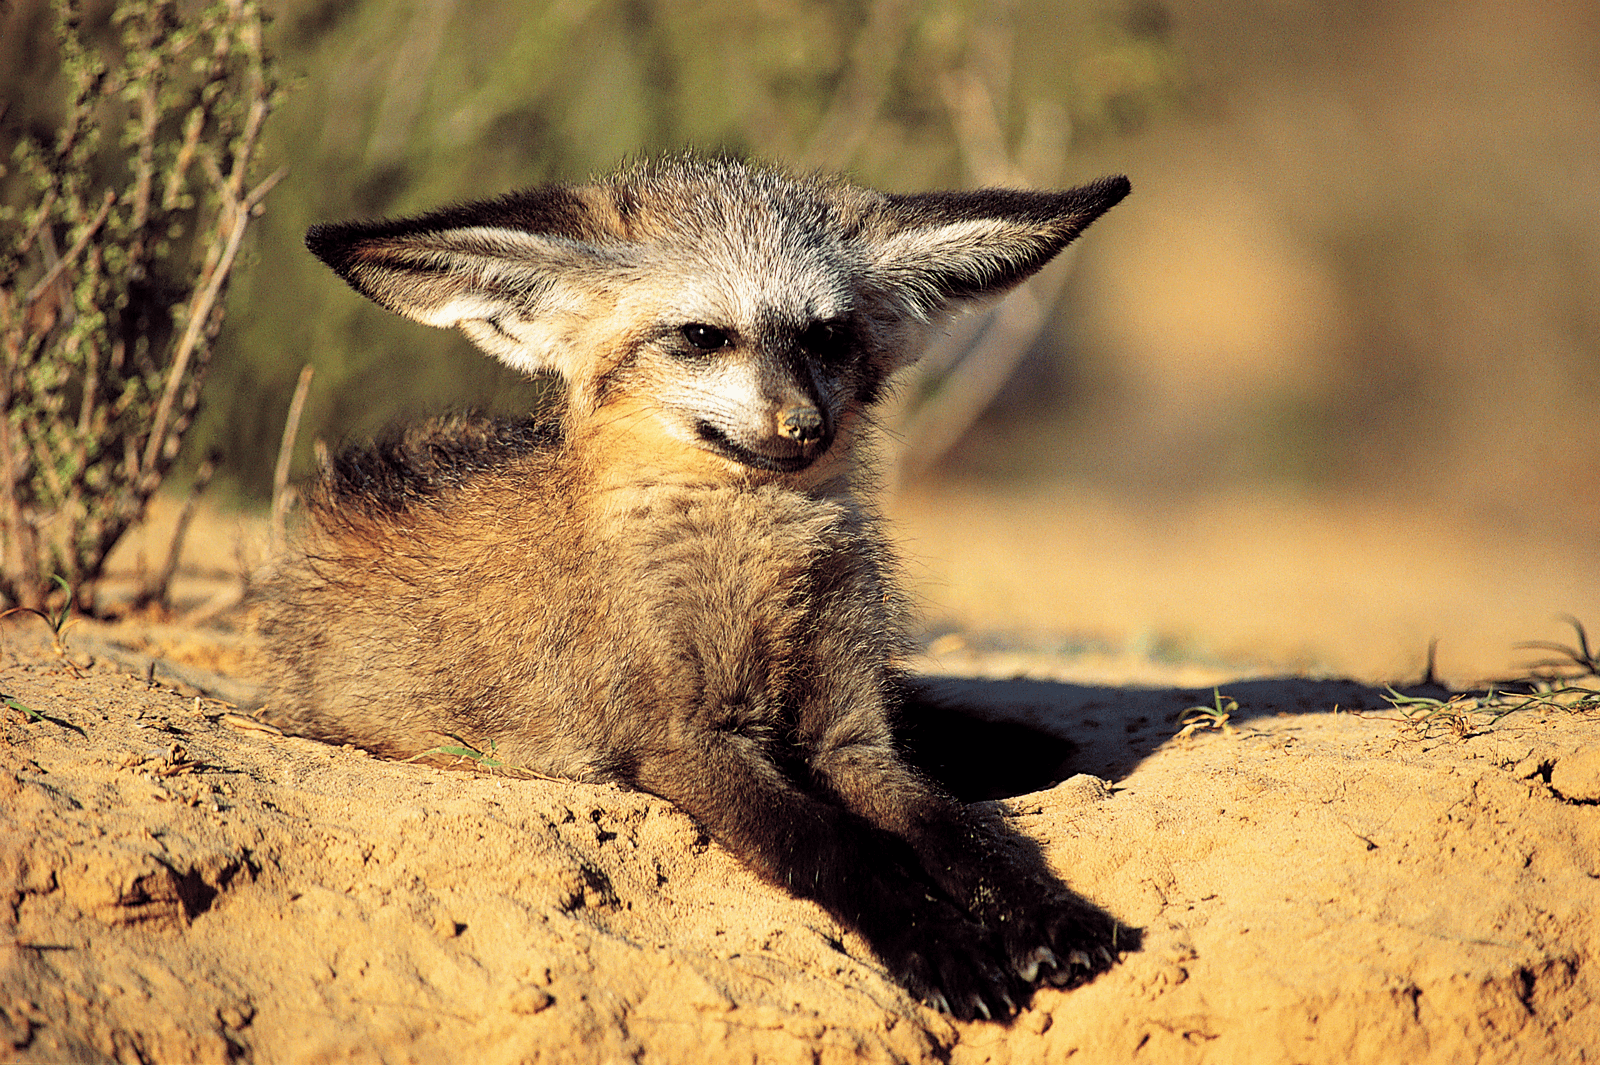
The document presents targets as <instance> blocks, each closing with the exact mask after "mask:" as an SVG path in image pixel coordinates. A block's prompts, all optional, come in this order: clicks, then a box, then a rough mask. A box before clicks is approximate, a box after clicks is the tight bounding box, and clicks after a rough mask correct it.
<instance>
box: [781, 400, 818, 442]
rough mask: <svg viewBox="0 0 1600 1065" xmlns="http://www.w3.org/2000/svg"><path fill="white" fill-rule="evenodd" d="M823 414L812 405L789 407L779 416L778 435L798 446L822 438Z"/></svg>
mask: <svg viewBox="0 0 1600 1065" xmlns="http://www.w3.org/2000/svg"><path fill="white" fill-rule="evenodd" d="M822 425H823V421H822V412H821V411H820V410H818V409H817V408H815V407H813V406H811V405H810V404H805V405H801V406H794V407H788V408H786V409H784V410H783V411H782V412H781V413H780V414H779V415H778V435H779V436H782V437H784V438H786V439H788V440H793V441H794V442H795V443H797V444H809V443H811V442H812V441H813V440H819V439H821V438H822Z"/></svg>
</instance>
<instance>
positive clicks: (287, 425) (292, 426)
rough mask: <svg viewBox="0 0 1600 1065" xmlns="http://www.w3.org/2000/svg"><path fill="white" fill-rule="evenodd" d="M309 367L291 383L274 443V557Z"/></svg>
mask: <svg viewBox="0 0 1600 1065" xmlns="http://www.w3.org/2000/svg"><path fill="white" fill-rule="evenodd" d="M312 371H313V367H312V365H311V364H310V363H309V362H308V363H306V364H305V366H304V367H302V368H301V370H300V380H298V381H296V382H295V386H294V398H293V399H291V400H290V401H289V414H288V417H286V418H285V419H284V422H283V439H282V440H281V441H279V443H278V463H277V465H276V466H275V467H274V468H273V471H272V550H273V553H274V554H276V553H277V551H278V549H279V548H281V547H282V546H283V541H284V528H285V526H286V525H287V524H288V516H289V463H290V461H291V460H293V458H294V440H295V437H296V436H297V435H299V433H300V415H301V414H302V413H304V411H305V407H306V396H307V394H309V393H310V391H311V374H312Z"/></svg>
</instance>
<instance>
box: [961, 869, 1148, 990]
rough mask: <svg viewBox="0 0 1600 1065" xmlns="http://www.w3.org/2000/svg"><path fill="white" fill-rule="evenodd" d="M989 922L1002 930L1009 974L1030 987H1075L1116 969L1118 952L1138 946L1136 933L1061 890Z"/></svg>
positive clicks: (1047, 894)
mask: <svg viewBox="0 0 1600 1065" xmlns="http://www.w3.org/2000/svg"><path fill="white" fill-rule="evenodd" d="M990 923H991V926H992V927H997V928H999V929H1001V930H1002V933H1001V934H1002V938H1003V939H1004V942H1005V951H1006V957H1007V959H1009V961H1010V963H1011V969H1012V971H1013V972H1014V973H1016V975H1017V978H1018V979H1019V980H1021V981H1023V982H1024V983H1025V984H1027V985H1030V986H1035V985H1038V984H1049V985H1050V986H1051V987H1077V986H1078V985H1079V984H1084V983H1088V982H1089V981H1090V980H1092V979H1094V978H1095V977H1096V976H1099V975H1100V974H1101V973H1103V972H1105V971H1106V970H1107V969H1109V968H1111V967H1112V966H1113V965H1115V964H1116V961H1117V956H1118V955H1119V954H1120V953H1121V952H1122V951H1125V950H1137V949H1138V948H1139V938H1140V935H1139V930H1138V929H1136V928H1129V927H1128V926H1126V925H1123V924H1121V923H1119V922H1118V921H1117V920H1116V919H1115V918H1113V917H1112V916H1111V915H1110V914H1108V913H1106V912H1105V911H1104V910H1102V909H1100V908H1099V907H1098V906H1095V905H1094V904H1093V903H1091V902H1088V901H1086V900H1084V899H1081V898H1079V897H1078V896H1076V895H1073V894H1071V893H1070V892H1067V891H1064V890H1056V891H1052V892H1048V893H1046V894H1045V895H1044V897H1042V898H1040V899H1038V900H1037V901H1034V902H1032V903H1029V904H1026V905H1021V906H1015V907H1012V908H1010V912H1008V913H1005V914H1003V915H999V916H998V920H992V921H991V922H990Z"/></svg>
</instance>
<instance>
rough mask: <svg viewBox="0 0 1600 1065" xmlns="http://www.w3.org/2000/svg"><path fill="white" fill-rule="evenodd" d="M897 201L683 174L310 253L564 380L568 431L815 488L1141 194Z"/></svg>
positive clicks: (1108, 187) (390, 227)
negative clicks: (998, 302) (830, 465)
mask: <svg viewBox="0 0 1600 1065" xmlns="http://www.w3.org/2000/svg"><path fill="white" fill-rule="evenodd" d="M1128 189H1129V185H1128V181H1127V179H1126V178H1121V177H1115V178H1106V179H1103V180H1101V181H1098V182H1095V183H1093V184H1090V185H1085V186H1082V187H1080V188H1076V189H1071V190H1069V191H1066V192H1023V191H1011V190H998V189H985V190H979V191H973V192H933V193H921V194H912V195H893V194H884V193H880V192H875V191H872V190H870V189H865V188H861V187H859V186H855V185H851V184H848V183H846V182H844V181H842V180H839V179H830V178H821V177H796V176H793V175H790V174H787V173H785V172H783V171H780V170H776V169H768V168H762V167H758V166H754V165H751V164H747V163H743V162H738V161H733V160H708V159H701V158H697V157H693V156H684V157H678V158H673V159H667V160H662V161H659V162H655V163H647V164H643V165H640V166H638V167H635V168H633V169H630V170H625V171H623V172H621V173H618V174H616V175H614V176H612V177H609V178H605V179H602V180H599V181H597V182H595V183H593V184H588V185H555V186H547V187H542V188H535V189H529V190H526V191H523V192H514V193H511V194H509V195H506V196H502V197H500V198H498V199H493V200H485V201H481V202H477V203H469V204H464V205H461V206H457V207H451V208H446V209H444V210H441V211H435V212H432V213H430V214H425V215H421V216H419V217H416V218H409V219H402V220H393V221H378V222H349V223H338V224H331V225H319V226H315V227H313V228H312V229H311V231H310V232H309V233H308V234H307V236H306V243H307V245H308V246H309V247H310V249H311V250H312V252H314V253H315V254H316V255H317V256H318V257H319V258H321V259H322V261H323V262H325V263H327V264H328V265H329V266H330V267H332V268H333V269H334V270H335V271H337V272H338V273H339V275H340V276H341V277H343V278H344V279H345V280H346V281H347V282H349V283H350V285H352V286H353V287H354V288H355V289H356V290H357V291H359V292H361V293H362V294H364V295H366V296H368V297H370V298H371V299H373V300H375V301H377V302H378V303H380V304H382V305H383V306H385V307H387V308H389V309H390V310H393V311H396V312H398V313H400V314H403V315H405V316H406V317H408V318H412V319H414V320H416V321H419V322H423V323H425V324H427V325H433V326H441V327H458V328H460V329H461V330H462V331H463V332H464V333H466V334H467V336H468V337H470V338H471V339H472V340H473V341H474V342H475V343H477V345H478V346H479V347H481V348H483V349H484V350H485V351H487V352H488V353H489V354H491V355H493V356H495V357H496V358H498V359H500V360H501V361H502V362H504V363H506V364H507V365H509V366H511V367H514V368H516V369H518V370H522V371H525V372H554V373H556V374H559V375H560V376H561V377H562V378H563V379H565V381H566V383H567V387H568V391H569V400H570V402H569V405H568V411H569V414H568V420H569V422H573V423H576V424H577V425H579V426H583V425H588V426H591V427H592V426H608V427H611V429H612V430H613V431H615V432H626V433H629V434H633V436H634V437H636V438H638V439H637V442H639V443H643V444H645V446H646V447H647V448H649V449H652V450H659V449H660V448H663V447H665V448H668V449H669V450H676V451H683V450H685V449H687V450H690V451H692V452H693V453H694V454H695V455H697V456H698V457H699V458H700V459H702V460H710V461H711V463H712V465H714V466H718V467H720V468H722V469H723V470H724V471H725V472H726V473H728V474H737V475H745V476H749V475H751V474H762V473H765V474H771V475H789V474H796V473H798V472H799V471H803V470H807V469H808V468H811V467H813V465H814V464H817V463H818V461H819V460H820V459H821V458H822V457H823V456H825V455H828V454H829V453H830V451H831V450H836V448H835V445H836V442H837V441H838V439H839V438H840V436H841V434H842V433H845V434H847V433H849V432H850V431H851V430H852V422H853V420H854V419H856V418H858V417H859V416H860V415H861V413H862V412H864V411H865V410H866V409H867V408H868V407H870V406H871V404H872V403H874V402H875V401H876V399H877V398H878V396H879V395H880V393H881V391H882V389H883V387H884V384H885V382H886V380H887V379H888V377H889V375H890V374H892V373H893V372H894V371H895V370H896V369H898V368H899V367H901V366H903V365H906V364H907V363H909V362H911V361H912V360H913V359H914V358H915V357H916V355H917V354H918V353H919V351H920V348H921V344H922V341H923V339H924V334H925V332H926V330H927V329H928V327H929V326H931V325H936V324H938V323H939V322H940V321H941V320H943V319H944V318H945V317H946V316H948V315H949V314H951V313H953V312H955V311H959V310H960V309H962V308H963V307H964V306H966V305H969V304H971V303H974V302H979V301H983V300H986V299H991V298H994V297H996V296H999V295H1001V294H1003V293H1004V292H1006V291H1008V290H1009V289H1011V288H1012V287H1014V286H1015V285H1017V284H1018V283H1020V282H1021V281H1023V280H1024V279H1025V278H1027V277H1028V276H1030V275H1031V274H1033V273H1034V272H1035V271H1037V270H1038V269H1039V268H1040V267H1042V266H1043V265H1044V264H1045V263H1047V262H1048V261H1049V260H1050V259H1051V258H1052V257H1053V256H1055V255H1056V253H1057V252H1059V251H1061V249H1062V248H1064V247H1066V245H1067V244H1068V243H1069V242H1071V241H1072V240H1073V238H1075V237H1076V236H1077V235H1078V234H1079V233H1081V232H1082V231H1083V229H1084V228H1085V227H1086V226H1088V225H1089V223H1090V222H1092V221H1094V220H1095V219H1096V218H1098V217H1099V216H1100V215H1101V214H1103V213H1104V212H1105V211H1107V210H1108V209H1110V208H1111V207H1112V206H1113V205H1114V204H1116V203H1117V202H1118V201H1119V200H1121V199H1122V198H1123V197H1124V196H1125V195H1127V193H1128Z"/></svg>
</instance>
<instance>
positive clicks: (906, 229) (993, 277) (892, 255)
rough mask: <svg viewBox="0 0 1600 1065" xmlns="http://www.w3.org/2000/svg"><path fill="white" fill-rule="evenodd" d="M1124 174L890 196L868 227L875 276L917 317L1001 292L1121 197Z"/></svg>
mask: <svg viewBox="0 0 1600 1065" xmlns="http://www.w3.org/2000/svg"><path fill="white" fill-rule="evenodd" d="M1131 187H1132V186H1130V185H1129V183H1128V179H1127V178H1125V177H1108V178H1102V179H1100V180H1099V181H1096V182H1093V183H1092V184H1088V185H1081V186H1079V187H1078V188H1075V189H1069V190H1067V191H1066V192H1024V191H1017V190H1011V189H978V190H976V191H973V192H925V193H914V194H910V195H890V196H887V197H885V201H884V203H883V205H882V207H881V209H880V212H879V214H878V216H877V218H875V219H874V220H873V223H874V224H872V225H870V226H869V227H868V229H867V232H868V233H869V234H871V236H870V237H869V240H870V242H871V247H870V248H869V251H868V254H869V256H870V257H871V258H872V260H873V265H874V274H875V278H874V280H875V281H877V283H878V284H880V285H881V286H882V287H883V288H884V289H886V290H887V291H888V294H890V295H891V296H893V297H896V298H898V299H899V300H901V301H902V302H903V303H904V304H905V309H906V310H907V311H910V312H912V313H914V314H916V315H918V316H920V317H928V316H932V315H935V314H938V313H939V312H940V311H944V310H956V309H959V307H960V305H962V304H964V303H969V302H973V301H978V300H983V299H985V298H989V297H994V296H999V295H1001V294H1003V293H1005V292H1007V291H1009V290H1010V289H1011V288H1013V287H1015V286H1016V285H1018V284H1020V283H1021V282H1023V281H1024V280H1026V279H1027V278H1028V277H1030V276H1031V275H1032V274H1033V273H1034V272H1035V271H1037V270H1038V269H1039V268H1040V267H1042V266H1044V264H1045V263H1047V262H1049V261H1050V260H1051V259H1052V258H1054V257H1055V255H1056V253H1057V252H1059V251H1060V250H1061V249H1062V248H1065V247H1066V246H1067V245H1068V244H1069V243H1071V242H1072V240H1073V238H1075V237H1076V236H1077V235H1078V234H1079V233H1082V232H1083V231H1084V229H1085V228H1086V227H1087V226H1088V225H1089V223H1090V222H1093V221H1094V220H1095V219H1096V218H1099V217H1100V216H1101V215H1103V214H1105V213H1106V212H1107V211H1109V210H1110V209H1111V208H1112V207H1113V206H1115V205H1116V204H1117V203H1118V201H1120V200H1121V199H1122V198H1123V197H1124V196H1126V195H1127V194H1128V192H1129V190H1130V188H1131Z"/></svg>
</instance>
